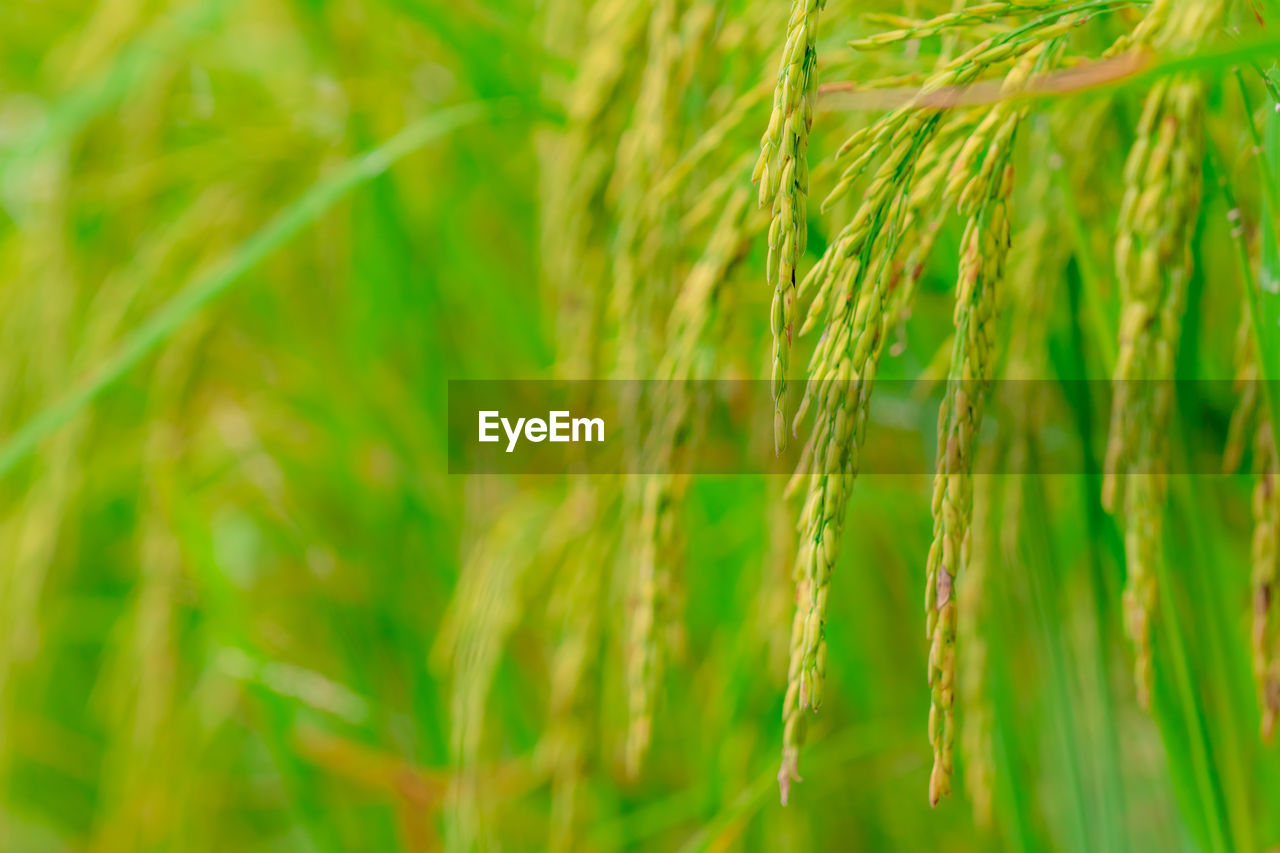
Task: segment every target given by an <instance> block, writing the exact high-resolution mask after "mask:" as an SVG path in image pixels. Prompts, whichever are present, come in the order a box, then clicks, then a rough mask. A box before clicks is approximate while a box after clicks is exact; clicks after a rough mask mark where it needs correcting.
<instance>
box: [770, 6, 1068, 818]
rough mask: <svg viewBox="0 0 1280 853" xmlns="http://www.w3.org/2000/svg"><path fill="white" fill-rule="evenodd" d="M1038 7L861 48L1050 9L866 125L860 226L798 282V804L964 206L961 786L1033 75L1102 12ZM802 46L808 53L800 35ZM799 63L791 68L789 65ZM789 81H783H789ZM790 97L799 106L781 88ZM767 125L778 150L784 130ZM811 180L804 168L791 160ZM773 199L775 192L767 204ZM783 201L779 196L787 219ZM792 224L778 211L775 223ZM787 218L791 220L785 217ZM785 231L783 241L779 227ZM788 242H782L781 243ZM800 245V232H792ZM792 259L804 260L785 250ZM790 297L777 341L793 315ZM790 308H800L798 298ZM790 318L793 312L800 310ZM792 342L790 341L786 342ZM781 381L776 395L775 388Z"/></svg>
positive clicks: (793, 732) (939, 536) (788, 778)
mask: <svg viewBox="0 0 1280 853" xmlns="http://www.w3.org/2000/svg"><path fill="white" fill-rule="evenodd" d="M1045 8H1047V7H1042V8H1036V7H1029V6H1026V5H1023V4H1008V3H991V4H985V5H984V6H982V7H981V8H980V9H979V10H978V12H980V14H978V12H970V13H968V14H948V15H944V16H942V17H940V18H937V19H933V20H929V21H920V22H911V21H902V20H901V19H897V20H899V21H900V22H902V23H903V24H905V28H904V29H903V30H901V31H896V32H893V33H889V34H887V35H886V36H883V37H879V38H871V39H864V40H862V41H860V42H856V43H854V47H855V48H857V49H859V50H870V49H875V48H878V47H881V46H884V45H888V44H896V43H898V42H901V41H903V40H905V39H908V38H914V37H915V35H914V33H917V32H918V33H920V34H928V33H935V32H943V31H945V32H948V33H954V32H955V31H957V30H962V29H963V28H965V27H967V26H970V25H973V24H975V23H977V22H981V21H989V20H990V19H991V18H992V16H1000V15H1006V14H1009V15H1023V14H1026V13H1028V12H1036V13H1042V14H1037V15H1035V16H1033V17H1032V19H1031V20H1029V21H1019V22H1018V23H1017V24H1016V25H1013V26H1010V27H1004V28H1001V29H1000V30H999V31H998V33H997V34H996V35H992V36H989V37H987V38H983V39H980V40H978V41H977V43H976V44H975V45H974V46H973V47H971V48H969V49H968V50H966V51H964V52H962V53H959V55H957V56H955V57H954V58H949V57H947V56H945V55H944V56H943V57H941V58H940V59H939V61H938V67H937V70H936V71H934V72H933V73H932V74H930V75H929V76H928V77H927V78H926V79H925V81H924V84H923V86H921V87H920V89H919V92H918V94H917V95H915V97H914V98H912V99H911V100H910V101H909V102H907V103H905V104H903V105H902V106H900V107H899V108H897V109H895V110H893V111H892V112H890V113H889V114H887V115H885V116H883V117H881V118H879V119H878V120H876V121H874V122H873V123H872V124H870V125H869V126H867V127H864V128H862V129H861V130H859V131H857V132H856V133H855V134H853V135H852V136H851V137H850V138H849V139H848V140H846V142H845V143H844V144H843V145H842V146H841V147H840V149H839V152H838V154H837V157H838V159H839V160H841V161H843V162H845V163H846V165H845V166H844V168H843V171H842V172H841V174H840V176H839V178H838V180H837V182H836V185H835V188H834V189H833V190H832V191H831V193H830V194H829V195H828V196H827V198H826V200H825V201H824V202H823V209H824V210H828V209H831V208H832V206H833V205H836V204H837V203H838V202H840V200H841V199H843V198H844V197H845V196H846V195H848V194H849V193H850V192H851V191H852V190H853V188H854V187H855V186H856V185H858V184H859V183H860V182H861V181H862V180H863V179H864V178H866V177H867V176H868V175H869V180H867V181H866V183H865V187H864V188H863V190H862V195H861V202H860V203H859V204H858V205H857V206H856V208H855V211H854V213H853V215H852V216H851V217H850V219H849V220H848V223H847V224H846V225H845V226H844V227H843V228H842V229H841V230H840V231H839V233H838V234H837V235H836V237H835V239H833V240H832V241H831V244H830V245H829V246H828V248H827V250H826V251H825V252H824V253H823V255H822V257H821V258H820V259H819V260H818V262H817V263H816V265H815V266H814V267H813V269H812V270H811V271H810V272H809V274H808V275H807V276H805V278H804V279H803V280H802V282H801V284H800V285H799V287H798V288H797V291H798V293H797V295H798V296H803V295H804V294H806V293H808V292H809V291H812V292H813V298H812V301H811V303H810V305H809V308H808V313H807V316H806V319H805V321H804V323H803V325H802V328H801V334H804V333H806V332H808V331H810V330H812V329H815V328H820V329H821V332H822V334H821V337H820V338H819V340H818V342H817V344H816V346H815V349H814V352H813V356H812V358H811V360H810V363H809V368H808V383H807V385H806V392H805V396H804V398H803V400H802V402H801V403H800V406H799V411H798V413H797V415H796V417H795V422H794V425H793V428H794V429H795V430H796V431H798V430H799V428H800V427H801V425H802V424H803V422H804V419H805V418H806V416H807V414H808V413H809V412H810V411H811V410H812V412H813V424H812V427H811V428H810V430H809V438H808V441H807V442H806V445H805V448H804V451H803V454H802V462H801V464H800V467H799V469H798V470H797V472H796V476H795V477H794V478H793V480H792V483H791V485H790V487H789V492H791V493H798V492H799V491H800V490H802V489H803V490H804V492H805V499H804V503H803V508H802V509H801V512H800V521H799V531H800V536H801V540H800V546H799V553H798V556H797V561H796V570H795V580H796V605H797V606H796V614H795V618H794V622H793V626H792V633H791V659H790V666H789V672H788V684H787V690H786V694H785V698H784V700H783V720H784V735H783V738H784V741H783V753H782V765H781V767H780V769H779V772H778V782H779V786H780V790H781V794H782V799H783V801H784V802H785V801H786V799H787V797H788V793H789V788H790V785H791V783H792V782H793V781H795V780H798V778H799V776H798V774H797V762H798V757H799V749H800V747H801V745H802V744H803V742H804V738H805V728H806V725H807V716H806V713H805V712H806V711H810V710H812V711H816V710H817V709H818V708H819V706H820V704H821V702H822V692H823V683H824V676H825V666H826V637H825V620H826V611H827V596H828V592H829V585H830V581H831V575H832V571H833V569H834V568H835V563H836V558H837V555H838V551H839V546H840V538H841V531H842V526H843V522H844V516H845V507H846V504H847V501H848V498H849V493H850V490H851V489H852V487H853V481H854V478H855V477H856V475H857V472H858V454H859V447H860V445H861V443H862V441H863V437H864V430H865V426H866V420H867V412H868V403H869V400H870V395H871V390H872V385H873V383H874V380H875V376H876V372H877V368H878V366H879V362H880V357H881V353H882V351H883V348H884V343H885V339H886V337H887V333H888V331H889V329H890V328H891V327H892V326H893V325H894V324H895V323H896V322H898V320H899V319H900V317H901V316H902V315H903V314H904V313H905V312H906V311H908V310H909V306H910V301H911V298H912V295H913V293H914V281H915V278H916V277H917V276H918V275H919V265H920V258H921V257H923V256H927V254H928V252H929V251H930V250H931V248H932V241H933V238H934V236H935V235H936V233H937V222H938V220H939V219H940V218H941V217H942V216H944V215H945V214H946V211H947V210H948V209H950V208H953V207H954V208H955V209H956V210H957V211H958V212H959V214H960V215H961V216H962V217H963V218H964V221H965V226H964V236H963V238H962V242H961V251H960V258H959V263H958V271H957V285H956V302H955V312H954V321H955V328H956V336H955V339H954V346H953V351H952V353H951V369H950V371H949V374H948V385H947V392H946V396H945V402H944V403H943V406H942V409H941V411H940V412H939V431H938V441H939V450H938V459H939V469H938V477H937V480H936V483H935V489H934V499H933V515H934V530H935V535H934V544H933V547H932V548H931V549H930V554H929V558H928V582H927V592H926V610H927V635H928V639H929V643H930V652H929V684H930V688H931V695H932V711H931V713H930V724H929V731H930V740H931V742H932V743H933V747H934V769H933V773H932V775H931V781H930V786H929V796H930V801H931V802H934V803H936V802H937V801H938V799H939V798H941V797H942V796H944V795H946V794H947V793H948V792H949V791H950V785H951V773H952V765H953V761H952V749H953V741H954V734H955V721H954V713H953V705H954V700H955V649H954V646H955V637H956V618H957V617H956V613H957V609H956V594H955V590H956V586H955V581H956V578H957V576H958V574H959V573H960V571H961V570H962V568H963V566H964V564H965V562H966V561H967V559H968V553H969V550H970V545H969V531H970V528H971V526H972V518H973V499H972V488H973V487H972V482H971V476H970V473H971V469H972V465H973V458H972V457H973V451H974V446H975V438H976V431H977V428H978V426H979V424H980V421H981V418H982V408H983V397H984V394H985V392H986V386H987V384H988V383H989V382H990V380H991V378H992V376H993V370H994V365H995V343H996V341H995V336H996V327H995V321H996V316H995V314H996V303H997V291H998V289H999V287H1000V281H1001V278H1002V276H1003V269H1004V264H1005V258H1006V256H1007V254H1008V252H1009V247H1010V220H1009V214H1008V203H1009V196H1010V193H1011V190H1012V186H1013V168H1012V158H1011V152H1012V147H1013V143H1014V138H1015V132H1016V130H1017V128H1018V126H1019V124H1020V123H1021V121H1022V119H1023V118H1024V116H1025V112H1026V107H1025V106H1023V105H1022V102H1021V101H1020V100H1019V99H1018V98H1017V95H1018V93H1019V91H1020V90H1021V89H1023V88H1024V87H1025V86H1026V85H1027V84H1028V82H1029V81H1030V80H1031V79H1032V77H1033V76H1035V75H1037V74H1042V73H1046V72H1047V71H1049V70H1051V69H1052V68H1054V67H1056V64H1057V62H1058V61H1059V58H1060V56H1061V54H1062V46H1063V41H1064V38H1065V37H1066V36H1067V35H1068V34H1069V33H1070V32H1071V31H1072V30H1073V29H1074V28H1075V27H1077V26H1078V25H1079V24H1080V23H1082V22H1083V21H1084V20H1085V18H1086V16H1085V15H1084V14H1083V13H1081V12H1079V11H1076V10H1071V9H1066V10H1057V11H1048V12H1045V11H1044V9H1045ZM787 49H788V50H792V49H793V47H792V45H791V43H790V42H789V43H788V48H787ZM784 71H785V68H784ZM992 76H998V77H999V78H1000V79H1001V80H1002V83H1001V84H1000V94H1001V100H1000V101H999V102H998V103H997V104H996V105H995V106H994V107H992V108H990V109H986V110H978V109H968V108H963V106H962V105H961V106H958V107H955V108H949V109H939V108H935V107H934V106H932V104H933V103H934V102H935V101H936V100H938V99H939V98H940V97H945V96H946V95H947V94H948V93H954V92H957V91H962V87H965V86H967V85H969V84H972V83H975V82H977V81H979V80H981V79H984V78H990V77H992ZM786 85H787V81H786V80H785V79H780V82H779V86H780V90H781V89H782V88H783V87H785V86H786ZM777 103H785V98H782V97H779V98H778V100H777ZM775 123H777V115H776V112H775V116H774V118H773V119H772V120H771V125H770V133H769V134H766V151H767V150H768V144H769V140H770V138H771V134H772V129H773V124H775ZM786 168H787V172H788V174H789V173H790V172H791V171H795V172H796V173H800V172H802V171H803V169H802V167H800V166H795V167H786ZM767 197H769V194H768V193H766V192H764V191H763V190H762V198H767ZM779 210H781V208H780V207H779V206H778V205H776V204H775V214H776V213H778V211H779ZM776 222H777V219H776V217H775V229H776V228H777V225H776ZM784 224H785V217H784ZM771 236H772V235H771ZM771 244H772V241H771ZM784 245H785V236H784ZM783 257H784V260H785V258H786V257H788V256H787V255H786V253H785V251H784V254H783ZM777 294H778V291H776V290H775V303H774V313H773V327H774V331H775V336H776V335H777V334H778V332H779V329H780V328H781V329H782V330H783V331H785V330H786V329H787V328H789V325H790V322H789V320H787V322H784V323H782V324H781V325H780V324H779V321H778V304H779V303H778V299H779V297H778V295H777ZM783 297H784V298H783V305H784V312H785V311H786V310H788V309H787V308H786V306H787V305H788V303H787V301H786V299H785V294H783ZM788 316H789V315H788ZM778 346H780V344H778V345H775V351H777V348H778ZM775 390H776V389H775Z"/></svg>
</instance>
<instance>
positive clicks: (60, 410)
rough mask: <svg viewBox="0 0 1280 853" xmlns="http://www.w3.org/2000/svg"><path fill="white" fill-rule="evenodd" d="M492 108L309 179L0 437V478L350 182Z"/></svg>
mask: <svg viewBox="0 0 1280 853" xmlns="http://www.w3.org/2000/svg"><path fill="white" fill-rule="evenodd" d="M489 113H490V108H489V107H488V106H486V105H484V104H475V103H473V104H464V105H461V106H457V107H451V108H448V109H445V110H441V111H439V112H436V113H432V114H431V115H428V116H425V117H423V118H421V119H419V120H418V121H416V122H414V123H413V124H411V125H409V126H408V127H406V128H405V129H404V130H402V131H401V132H400V133H399V134H397V135H396V136H394V137H392V138H391V139H389V140H387V141H386V142H385V143H383V144H382V145H380V146H378V147H377V148H374V149H372V150H371V151H368V152H366V153H364V154H362V155H360V156H359V157H356V158H355V159H353V160H351V161H349V162H348V163H347V164H345V165H344V166H342V167H341V168H340V169H338V170H337V171H336V172H334V173H333V174H332V175H329V176H327V177H325V178H323V179H322V180H321V181H320V182H318V183H317V184H315V185H314V186H312V187H311V189H309V190H307V191H306V192H305V193H303V194H302V196H301V197H299V198H298V199H297V200H296V201H295V202H293V203H292V204H291V205H289V206H288V207H286V208H285V209H284V210H283V211H281V212H280V213H279V214H277V215H276V217H275V218H274V219H272V220H271V221H270V222H268V223H267V224H266V225H265V226H264V227H263V228H262V229H261V230H260V231H258V232H257V233H256V234H254V235H253V236H252V237H250V238H249V239H248V240H246V241H245V242H244V243H242V244H241V245H240V246H239V248H238V249H236V251H235V252H234V253H233V254H232V255H231V256H230V257H229V258H228V259H227V260H226V261H224V262H223V263H222V264H220V265H218V266H217V267H215V268H214V269H212V270H211V271H209V272H208V273H206V274H205V275H203V276H199V277H197V278H196V279H195V280H193V281H192V282H190V283H189V284H188V285H187V286H186V287H184V288H183V289H182V290H180V291H179V292H178V293H177V294H176V295H174V297H173V298H172V299H170V300H169V301H168V302H167V303H165V305H164V306H162V307H161V308H160V309H159V310H157V311H156V312H155V314H153V315H152V316H151V317H150V318H149V319H148V320H147V321H146V322H145V323H143V324H142V325H141V326H139V327H138V328H137V329H135V330H134V331H133V333H132V334H130V335H129V336H128V337H127V338H126V339H125V340H124V342H123V343H122V344H121V345H120V346H119V347H118V348H117V349H116V350H115V352H113V353H112V354H111V355H110V356H108V357H107V358H106V359H104V360H103V361H102V362H101V363H100V364H99V365H98V367H97V369H96V370H94V371H93V372H92V373H90V374H89V375H88V376H87V377H85V379H84V380H83V381H81V382H80V384H79V385H77V386H76V387H75V388H73V389H72V390H71V391H70V392H68V393H67V394H66V395H65V396H64V397H62V399H60V400H58V401H57V402H55V403H53V404H52V405H50V406H48V407H47V408H45V409H44V410H42V411H41V412H39V413H38V414H37V415H35V416H34V417H32V418H31V419H30V420H28V421H27V422H26V423H25V424H24V425H23V426H22V427H21V428H20V429H18V431H17V432H15V433H13V434H12V435H11V436H9V438H8V439H7V440H6V441H5V442H4V443H3V444H0V477H2V476H4V475H5V474H7V473H8V472H9V471H11V470H12V469H13V467H14V466H15V465H16V464H17V463H18V462H20V461H22V459H23V458H24V457H25V456H26V455H27V454H28V453H30V452H31V451H32V450H33V449H34V448H35V447H36V445H37V444H39V443H40V441H41V440H42V439H44V438H45V437H46V436H48V435H50V434H51V433H53V432H54V431H55V430H57V429H58V428H59V427H60V426H62V425H63V424H65V423H67V422H68V421H69V420H71V419H72V418H73V417H75V416H76V415H77V414H78V413H79V412H80V411H81V410H82V409H84V408H85V407H86V406H88V405H89V404H90V403H92V402H93V401H94V400H95V399H96V398H97V397H99V396H100V395H101V394H102V393H103V392H104V391H106V390H107V389H108V388H109V387H110V386H111V385H112V384H113V383H115V382H116V381H118V380H119V379H120V378H121V377H122V376H124V375H125V374H126V373H128V372H129V371H130V370H131V369H133V368H134V367H136V366H137V364H138V363H139V362H140V361H142V359H143V358H145V357H146V356H147V355H148V354H149V353H151V352H152V351H153V350H155V349H156V348H157V347H159V346H160V345H161V344H163V343H164V342H165V341H166V340H167V339H168V338H169V337H170V336H171V335H173V333H174V332H176V331H177V330H178V329H180V328H182V326H183V325H185V324H186V322H187V321H188V320H190V319H191V318H192V317H194V316H195V315H196V314H198V313H199V312H200V311H201V310H202V309H203V308H204V307H205V306H206V305H208V304H209V303H210V302H212V301H213V300H214V299H216V298H217V297H218V296H221V295H222V294H223V293H225V292H226V291H227V290H228V289H230V288H231V286H232V285H234V284H236V283H237V282H238V281H239V280H240V279H241V278H242V277H243V276H244V274H245V273H247V272H249V271H250V270H251V269H253V268H254V267H255V266H257V265H258V264H259V263H261V262H262V261H263V260H264V259H265V258H267V257H268V256H269V255H271V253H272V252H274V251H275V250H277V249H279V248H280V247H281V246H283V245H284V244H285V243H287V242H289V240H290V239H292V238H293V237H294V236H296V235H297V234H298V233H299V232H300V231H302V230H303V229H304V228H306V227H307V226H308V225H310V224H311V223H313V222H315V221H316V220H317V219H319V218H320V217H321V216H322V215H324V213H326V212H327V211H328V210H329V209H330V208H332V207H333V206H334V205H335V204H336V203H337V202H338V201H339V200H341V199H342V198H343V197H344V196H346V195H347V194H348V193H350V192H351V191H352V190H353V189H355V188H356V187H358V186H360V185H362V184H364V183H367V182H368V181H370V180H372V179H373V178H375V177H377V176H378V175H380V174H382V173H383V172H385V171H386V170H387V169H388V168H390V167H391V165H392V164H393V163H395V162H396V161H397V160H399V159H401V158H402V157H405V156H406V155H408V154H411V153H413V152H414V151H416V150H418V149H419V148H421V147H422V146H424V145H426V144H427V143H428V142H431V141H432V140H434V139H437V138H439V137H441V136H443V135H445V134H446V133H448V132H450V131H452V130H454V129H456V128H458V127H461V126H462V125H464V124H467V123H469V122H473V121H476V120H477V119H479V118H481V117H482V116H484V115H487V114H489Z"/></svg>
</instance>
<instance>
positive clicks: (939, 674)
mask: <svg viewBox="0 0 1280 853" xmlns="http://www.w3.org/2000/svg"><path fill="white" fill-rule="evenodd" d="M999 112H1001V111H999V110H997V111H993V114H995V113H999ZM1019 120H1020V115H1019V114H1018V113H1017V112H1014V111H1010V112H1009V113H1008V114H1007V115H1006V116H1004V117H1003V118H1002V119H1001V120H999V121H998V125H999V127H998V129H996V130H995V133H994V134H993V135H992V136H990V137H989V138H990V140H991V141H990V147H989V148H988V151H987V155H986V157H985V158H984V159H983V163H982V166H981V168H980V169H979V170H978V172H977V175H978V177H976V178H974V179H972V180H971V182H970V183H968V184H966V185H965V186H964V188H963V189H962V190H961V196H960V197H961V204H962V206H964V207H968V208H970V209H971V210H972V213H971V214H970V218H969V221H968V223H967V224H966V226H965V234H964V237H963V238H962V240H961V243H960V253H961V254H960V271H959V275H958V278H957V282H956V309H955V327H956V337H955V343H954V345H953V346H954V348H953V351H952V359H951V371H950V375H949V377H948V382H947V393H946V397H945V398H944V400H943V405H942V407H941V409H940V411H939V414H938V439H939V440H938V475H937V478H936V479H935V481H934V492H933V516H934V541H933V545H932V547H931V548H930V549H929V563H928V573H927V577H926V580H925V584H926V587H925V589H926V595H925V607H926V615H927V618H926V622H927V630H928V636H929V640H930V649H929V685H930V687H931V699H932V702H931V707H930V712H929V736H930V741H931V742H932V743H933V749H934V764H933V772H932V773H931V775H930V778H929V802H930V803H931V804H934V805H936V804H937V803H938V800H939V799H941V798H942V797H943V796H946V795H947V794H948V793H950V790H951V773H952V765H953V757H952V752H953V742H954V738H955V711H954V704H955V648H954V646H955V635H956V619H957V606H956V601H955V595H954V590H955V581H956V578H957V576H958V575H959V574H960V573H961V572H963V571H964V570H965V568H966V565H967V564H968V562H969V554H968V551H969V548H970V544H971V539H970V529H971V526H972V522H973V516H972V513H973V482H972V468H973V456H974V452H975V450H976V447H975V442H976V440H977V431H978V428H979V427H980V426H981V423H982V413H983V405H984V398H985V396H986V392H987V386H988V385H989V383H990V381H991V377H992V370H993V364H994V355H995V354H994V344H995V320H996V316H995V310H996V290H997V288H998V287H999V286H1000V280H1001V278H1002V277H1003V275H1004V261H1005V258H1006V256H1007V255H1008V251H1009V218H1008V210H1007V205H1008V198H1009V194H1010V192H1011V190H1012V184H1013V170H1012V166H1011V165H1010V163H1009V159H1010V151H1009V149H1010V147H1011V146H1012V142H1013V134H1014V130H1015V128H1016V127H1017V123H1018V121H1019ZM993 124H996V122H993ZM974 138H975V139H983V138H984V137H983V136H982V135H981V134H979V135H975V137H974ZM988 163H991V165H989V166H988ZM975 185H977V187H978V189H977V190H971V189H970V187H973V186H975ZM966 202H967V203H966Z"/></svg>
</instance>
